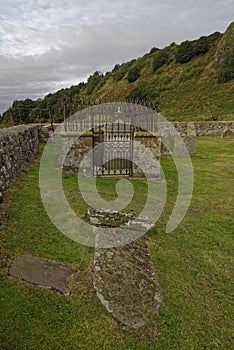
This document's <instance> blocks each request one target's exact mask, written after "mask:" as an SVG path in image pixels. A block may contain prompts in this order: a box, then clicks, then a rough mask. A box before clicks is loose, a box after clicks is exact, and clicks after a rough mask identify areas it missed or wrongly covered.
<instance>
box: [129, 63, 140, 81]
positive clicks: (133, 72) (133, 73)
mask: <svg viewBox="0 0 234 350" xmlns="http://www.w3.org/2000/svg"><path fill="white" fill-rule="evenodd" d="M139 77H140V68H139V67H137V66H134V67H132V68H131V69H130V70H129V72H128V82H129V83H133V82H134V81H136V80H137V79H138V78H139Z"/></svg>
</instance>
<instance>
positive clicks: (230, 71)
mask: <svg viewBox="0 0 234 350" xmlns="http://www.w3.org/2000/svg"><path fill="white" fill-rule="evenodd" d="M232 79H234V47H232V48H231V49H230V50H228V51H227V53H226V55H225V58H224V60H223V62H222V63H221V65H220V70H219V73H218V83H226V82H227V81H229V80H232Z"/></svg>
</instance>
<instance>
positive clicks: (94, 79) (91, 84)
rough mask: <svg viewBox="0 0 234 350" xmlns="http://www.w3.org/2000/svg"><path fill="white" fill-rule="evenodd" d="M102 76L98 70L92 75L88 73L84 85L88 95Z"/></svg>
mask: <svg viewBox="0 0 234 350" xmlns="http://www.w3.org/2000/svg"><path fill="white" fill-rule="evenodd" d="M102 77H103V74H102V73H100V72H98V71H96V72H95V73H94V74H93V75H90V77H89V78H88V82H87V85H86V88H87V93H88V95H91V93H92V92H93V90H94V89H95V87H96V86H97V85H98V83H100V80H101V78H102Z"/></svg>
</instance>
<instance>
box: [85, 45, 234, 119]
mask: <svg viewBox="0 0 234 350" xmlns="http://www.w3.org/2000/svg"><path fill="white" fill-rule="evenodd" d="M215 50H216V46H214V47H212V48H211V49H210V50H209V52H208V53H206V54H204V55H202V56H199V57H196V58H194V59H192V60H191V61H190V62H188V63H185V64H176V63H171V64H170V65H165V66H163V67H161V68H159V69H158V70H157V71H156V72H155V73H153V72H152V66H153V55H145V56H143V57H142V58H140V59H138V62H139V63H141V64H142V65H143V68H142V71H141V77H140V78H139V79H138V80H137V81H136V82H134V83H131V84H130V83H128V81H127V79H126V76H127V75H126V76H125V78H124V79H122V80H120V81H118V82H116V81H115V80H114V73H111V74H110V75H109V76H107V78H106V79H105V84H104V85H103V86H102V87H101V88H100V89H99V88H98V87H97V89H95V90H94V92H93V93H92V95H91V100H92V98H93V99H98V98H104V97H106V98H107V99H108V98H109V99H111V100H112V101H113V100H119V99H125V98H126V97H127V96H128V94H129V93H130V92H131V90H132V89H133V88H135V87H137V86H138V84H139V83H140V82H141V81H145V80H146V81H148V82H149V84H150V87H151V92H150V94H151V96H152V97H151V98H149V99H152V100H155V99H156V100H157V99H158V100H159V101H160V112H161V113H162V114H163V115H164V116H165V117H166V118H168V119H169V120H176V121H189V120H232V119H233V113H234V101H233V91H234V82H233V81H230V82H228V83H225V84H217V72H215V71H212V70H209V69H212V68H213V64H214V55H215ZM83 97H86V93H85V91H84V93H83Z"/></svg>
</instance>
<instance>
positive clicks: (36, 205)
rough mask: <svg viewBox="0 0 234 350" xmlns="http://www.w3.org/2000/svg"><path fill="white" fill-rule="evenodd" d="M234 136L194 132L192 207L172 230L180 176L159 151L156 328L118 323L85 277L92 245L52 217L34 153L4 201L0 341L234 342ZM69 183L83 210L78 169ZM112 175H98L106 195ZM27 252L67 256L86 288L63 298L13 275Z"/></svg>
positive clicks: (12, 348) (152, 237)
mask: <svg viewBox="0 0 234 350" xmlns="http://www.w3.org/2000/svg"><path fill="white" fill-rule="evenodd" d="M233 143H234V142H233V139H231V140H228V139H220V137H218V136H217V137H199V138H197V154H196V156H194V157H193V159H192V161H193V167H194V177H195V186H194V193H193V198H192V202H191V206H190V208H189V210H188V212H187V214H186V216H185V218H184V220H183V222H182V223H181V224H180V226H179V227H177V229H176V230H175V231H174V232H173V233H171V234H165V227H166V223H167V221H168V218H169V216H170V213H171V210H172V208H173V205H174V203H175V200H176V194H177V176H176V171H175V166H174V163H173V160H172V159H171V157H164V158H163V159H162V166H163V169H164V172H165V175H166V179H167V185H168V198H167V204H166V206H165V209H164V211H163V213H162V215H161V217H160V219H159V221H158V223H157V226H156V229H155V230H151V232H150V233H149V234H148V235H147V236H146V242H147V244H148V245H149V248H150V251H151V256H152V260H153V262H154V263H155V266H156V269H157V272H158V276H159V281H160V284H161V286H162V291H163V304H162V305H161V307H160V313H159V318H158V320H156V321H155V325H154V327H153V330H154V331H155V332H152V330H151V332H148V331H147V329H142V330H139V331H131V330H129V329H128V328H126V327H122V326H121V325H120V324H119V323H118V322H116V321H115V320H114V319H113V318H112V317H111V316H110V315H109V314H108V313H107V311H106V310H105V308H104V307H103V306H102V305H101V303H100V302H99V300H98V298H97V297H96V295H95V293H94V290H93V288H92V284H91V281H90V280H89V279H90V265H91V263H92V256H93V249H92V248H89V247H84V246H81V245H79V244H78V243H76V242H73V241H71V240H69V239H68V238H66V237H65V236H64V235H63V234H61V233H60V232H58V231H57V229H56V228H55V227H54V226H53V224H52V223H51V222H50V220H49V219H48V217H47V215H46V213H45V211H44V209H43V205H42V202H41V199H40V193H39V187H38V169H39V161H35V163H34V164H33V166H32V167H31V168H30V170H29V172H28V173H27V174H25V175H24V176H23V177H22V179H21V180H20V181H16V182H15V183H14V185H13V187H12V188H11V189H10V190H8V191H7V193H6V201H5V204H4V206H3V207H2V219H3V226H2V230H1V231H0V233H1V246H2V249H1V259H0V262H1V267H2V268H1V274H0V300H1V316H0V324H1V327H0V343H1V349H4V350H21V349H22V350H24V349H27V350H28V349H30V350H31V349H40V350H41V349H42V350H43V349H46V350H53V349H56V350H59V349H66V350H67V349H68V350H69V349H71V350H73V349H74V350H77V349H87V350H89V349H106V350H107V349H108V350H109V349H121V350H126V349H127V350H128V349H129V350H132V349H137V350H143V349H145V350H146V349H147V350H148V349H149V350H150V349H152V350H153V349H154V350H156V349H157V350H158V349H159V350H168V349H175V350H187V349H189V350H190V349H194V350H200V349H207V350H212V349H222V350H228V349H230V350H231V349H233V335H234V334H233V294H232V278H233V265H234V259H233V258H234V257H233V231H234V230H233V227H234V220H233V207H234V203H233V189H234V177H233V173H234V162H233V160H234V147H233ZM63 182H64V188H65V192H66V196H67V198H68V200H69V201H70V203H71V205H72V207H73V209H74V210H75V211H76V212H77V213H79V215H81V216H82V215H83V214H84V211H85V209H86V208H87V204H86V203H85V202H84V201H83V200H82V198H81V195H80V193H79V191H78V189H77V178H76V176H74V175H68V174H66V175H64V177H63ZM116 182H117V180H116V179H108V180H106V179H98V189H99V192H100V194H101V195H102V196H103V197H104V198H106V199H107V200H111V199H113V198H115V196H116V193H115V184H116ZM133 185H134V188H135V191H136V195H135V197H134V201H133V202H132V203H131V204H130V205H129V207H128V209H127V211H131V212H139V211H140V209H141V208H142V205H144V201H145V195H146V189H147V186H146V183H145V180H137V179H135V180H133ZM23 254H33V255H36V256H39V257H45V258H49V259H53V260H56V261H62V262H65V263H68V264H71V265H72V266H73V267H74V268H76V269H78V270H79V271H80V274H78V276H80V284H79V286H80V291H79V288H78V289H77V287H76V288H74V289H73V293H72V294H71V295H70V296H69V297H64V296H60V295H58V294H56V293H54V292H52V291H49V290H45V289H41V288H39V287H36V286H32V285H29V284H27V283H24V282H19V281H17V280H14V279H12V278H10V277H8V275H7V268H6V264H7V265H8V266H9V264H10V262H11V261H12V259H13V258H14V257H15V256H19V255H23ZM86 277H87V278H86Z"/></svg>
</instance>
